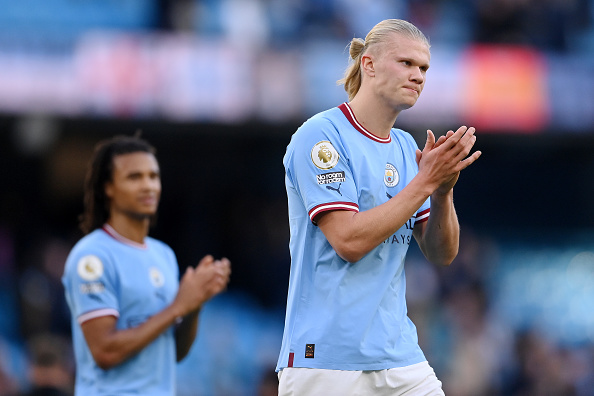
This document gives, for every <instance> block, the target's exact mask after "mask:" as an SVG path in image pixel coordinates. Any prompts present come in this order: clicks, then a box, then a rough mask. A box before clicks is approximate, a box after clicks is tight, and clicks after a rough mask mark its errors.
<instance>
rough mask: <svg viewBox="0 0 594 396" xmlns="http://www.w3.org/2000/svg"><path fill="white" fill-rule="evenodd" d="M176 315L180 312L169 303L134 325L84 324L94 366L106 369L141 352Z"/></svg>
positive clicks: (174, 319) (170, 323)
mask: <svg viewBox="0 0 594 396" xmlns="http://www.w3.org/2000/svg"><path fill="white" fill-rule="evenodd" d="M179 316H181V311H179V310H178V309H177V308H176V307H175V306H174V305H171V306H169V307H167V308H165V309H164V310H162V311H161V312H159V313H157V314H156V315H153V316H151V317H150V318H149V319H148V320H147V321H146V322H144V323H142V324H141V325H139V326H136V327H132V328H129V329H116V328H115V326H114V325H115V322H114V323H112V324H109V323H105V325H103V324H102V323H101V322H98V323H97V322H96V323H89V325H88V326H86V324H85V323H83V331H84V333H85V338H86V339H87V344H88V345H89V348H90V349H91V353H92V354H93V358H94V359H95V361H96V363H97V365H98V366H99V367H101V368H103V369H105V370H106V369H109V368H112V367H114V366H117V365H119V364H121V363H122V362H124V361H125V360H127V359H129V358H130V357H132V356H134V355H135V354H137V353H138V352H140V351H141V350H142V349H143V348H145V347H146V346H148V345H149V344H150V343H151V342H153V341H154V340H155V339H156V338H157V337H159V335H161V334H162V333H163V332H165V331H166V330H167V329H168V328H169V327H170V326H172V325H173V324H174V323H175V321H176V320H177V318H178V317H179ZM100 319H101V318H98V319H97V320H100Z"/></svg>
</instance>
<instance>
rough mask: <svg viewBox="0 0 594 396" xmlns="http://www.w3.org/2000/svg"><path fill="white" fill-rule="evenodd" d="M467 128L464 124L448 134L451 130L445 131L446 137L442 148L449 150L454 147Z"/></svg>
mask: <svg viewBox="0 0 594 396" xmlns="http://www.w3.org/2000/svg"><path fill="white" fill-rule="evenodd" d="M467 129H468V128H466V126H464V125H462V126H461V127H460V128H458V129H457V130H456V132H454V133H451V134H450V132H451V131H448V133H447V135H448V138H447V139H446V141H445V143H444V144H443V146H444V148H445V149H446V150H449V149H451V148H452V147H454V146H455V145H456V144H458V142H459V141H460V139H462V137H463V136H464V134H465V133H466V131H467Z"/></svg>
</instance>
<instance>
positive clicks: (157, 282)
mask: <svg viewBox="0 0 594 396" xmlns="http://www.w3.org/2000/svg"><path fill="white" fill-rule="evenodd" d="M149 277H150V278H151V283H152V284H153V286H155V287H161V286H163V285H164V284H165V277H164V276H163V273H162V272H161V271H159V269H158V268H155V267H151V269H150V270H149Z"/></svg>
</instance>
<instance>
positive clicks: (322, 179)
mask: <svg viewBox="0 0 594 396" xmlns="http://www.w3.org/2000/svg"><path fill="white" fill-rule="evenodd" d="M316 179H317V180H318V184H330V183H342V182H343V181H345V180H346V178H345V176H344V172H330V173H322V174H321V175H316Z"/></svg>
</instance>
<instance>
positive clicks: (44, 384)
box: [20, 334, 74, 396]
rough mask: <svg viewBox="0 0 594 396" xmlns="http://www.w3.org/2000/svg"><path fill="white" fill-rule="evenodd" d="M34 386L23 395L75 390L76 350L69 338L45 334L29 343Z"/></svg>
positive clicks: (54, 395) (62, 395) (53, 395)
mask: <svg viewBox="0 0 594 396" xmlns="http://www.w3.org/2000/svg"><path fill="white" fill-rule="evenodd" d="M28 347H29V351H28V352H29V360H30V363H29V364H30V366H29V370H28V377H29V381H30V388H29V389H28V390H27V391H25V392H23V393H21V394H20V395H21V396H69V395H71V394H72V393H73V390H74V365H73V361H72V350H71V347H70V344H69V343H68V342H67V341H66V339H64V338H62V337H59V336H55V335H51V334H43V335H39V336H35V337H33V338H32V339H31V340H30V341H29V343H28Z"/></svg>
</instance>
